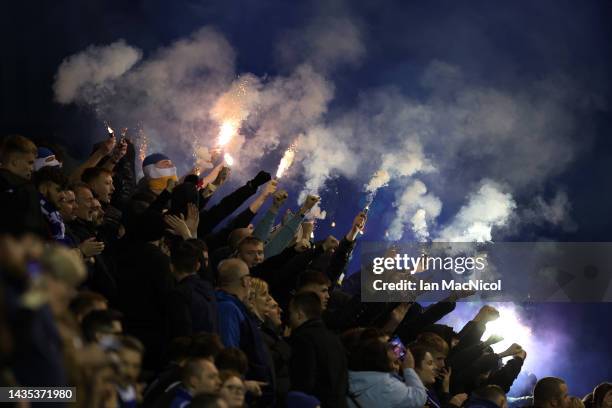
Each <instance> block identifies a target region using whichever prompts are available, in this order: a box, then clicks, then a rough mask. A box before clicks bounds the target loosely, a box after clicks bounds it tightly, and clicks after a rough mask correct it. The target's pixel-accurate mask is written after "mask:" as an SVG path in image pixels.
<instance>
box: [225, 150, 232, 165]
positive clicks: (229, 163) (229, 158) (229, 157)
mask: <svg viewBox="0 0 612 408" xmlns="http://www.w3.org/2000/svg"><path fill="white" fill-rule="evenodd" d="M223 159H224V160H225V163H227V165H228V166H232V165H233V164H234V158H233V157H232V156H231V155H230V154H229V153H225V154H224V155H223Z"/></svg>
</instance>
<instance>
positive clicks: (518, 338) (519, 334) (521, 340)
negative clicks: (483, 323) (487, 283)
mask: <svg viewBox="0 0 612 408" xmlns="http://www.w3.org/2000/svg"><path fill="white" fill-rule="evenodd" d="M496 309H497V310H498V311H499V318H498V319H497V320H494V321H492V322H489V323H487V330H486V331H485V333H484V335H483V336H482V340H483V341H484V340H486V339H488V338H489V337H490V336H491V335H493V334H497V335H500V336H502V337H503V338H504V340H502V341H500V342H499V343H497V344H494V345H493V346H492V348H493V351H495V352H496V353H500V352H502V351H504V350H506V349H507V348H508V347H509V346H510V345H511V344H512V343H516V344H519V345H520V346H521V347H523V349H524V350H525V351H527V352H529V350H530V349H532V347H531V346H532V344H533V337H532V333H531V329H530V328H529V327H528V326H526V325H525V324H523V322H521V317H520V316H519V314H518V313H517V311H516V309H515V308H514V307H512V306H501V305H500V306H496Z"/></svg>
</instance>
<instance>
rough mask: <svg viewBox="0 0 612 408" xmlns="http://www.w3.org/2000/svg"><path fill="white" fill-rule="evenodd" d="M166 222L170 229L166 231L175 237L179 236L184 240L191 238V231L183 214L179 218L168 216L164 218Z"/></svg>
mask: <svg viewBox="0 0 612 408" xmlns="http://www.w3.org/2000/svg"><path fill="white" fill-rule="evenodd" d="M164 222H165V223H166V225H168V227H170V228H168V229H166V231H168V232H169V233H171V234H173V235H178V236H180V237H182V238H183V239H189V238H191V231H190V230H189V227H188V226H187V224H186V223H185V219H184V217H183V214H181V216H180V217H177V216H176V215H166V216H165V217H164Z"/></svg>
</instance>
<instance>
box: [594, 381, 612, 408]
mask: <svg viewBox="0 0 612 408" xmlns="http://www.w3.org/2000/svg"><path fill="white" fill-rule="evenodd" d="M609 391H612V383H609V382H604V383H601V384H599V385H598V386H597V387H595V389H594V390H593V407H594V408H601V407H602V406H603V400H604V398H605V397H606V394H607V393H608V392H609Z"/></svg>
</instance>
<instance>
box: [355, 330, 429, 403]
mask: <svg viewBox="0 0 612 408" xmlns="http://www.w3.org/2000/svg"><path fill="white" fill-rule="evenodd" d="M350 356H351V359H350V360H349V368H350V371H349V394H348V405H349V407H370V406H380V407H390V408H391V407H406V408H410V407H412V408H420V407H422V406H423V405H424V404H425V401H426V400H427V390H426V389H425V386H424V385H423V383H422V382H421V380H420V378H419V376H418V375H417V373H416V372H415V371H414V359H413V357H412V354H410V352H409V351H407V352H406V354H405V356H404V358H403V360H401V361H400V367H401V372H402V374H403V378H404V380H403V381H402V380H401V379H400V378H399V377H398V376H397V375H396V370H395V361H396V360H397V356H396V355H395V353H394V351H393V348H392V347H391V345H390V344H389V343H387V342H383V341H381V340H380V339H379V338H372V339H368V340H365V341H363V342H362V343H361V344H360V345H358V346H357V348H356V350H355V351H354V352H353V353H351V355H350Z"/></svg>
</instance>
